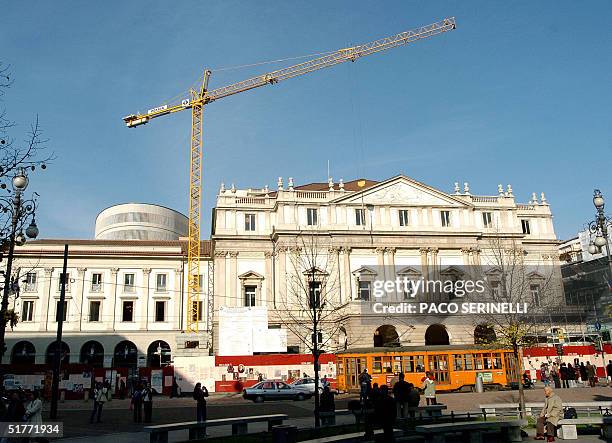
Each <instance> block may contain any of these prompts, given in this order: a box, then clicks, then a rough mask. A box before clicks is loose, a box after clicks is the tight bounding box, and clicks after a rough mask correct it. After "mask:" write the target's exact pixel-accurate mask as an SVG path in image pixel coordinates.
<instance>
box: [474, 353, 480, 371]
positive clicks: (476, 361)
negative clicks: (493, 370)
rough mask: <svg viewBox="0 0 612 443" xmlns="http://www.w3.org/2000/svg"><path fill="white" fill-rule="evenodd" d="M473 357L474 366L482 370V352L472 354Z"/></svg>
mask: <svg viewBox="0 0 612 443" xmlns="http://www.w3.org/2000/svg"><path fill="white" fill-rule="evenodd" d="M472 355H473V358H474V368H475V369H476V370H477V371H480V370H482V368H483V366H482V354H472Z"/></svg>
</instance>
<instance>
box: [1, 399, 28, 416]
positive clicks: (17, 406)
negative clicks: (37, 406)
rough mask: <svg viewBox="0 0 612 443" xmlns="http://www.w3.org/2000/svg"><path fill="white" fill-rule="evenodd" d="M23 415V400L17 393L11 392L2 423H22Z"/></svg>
mask: <svg viewBox="0 0 612 443" xmlns="http://www.w3.org/2000/svg"><path fill="white" fill-rule="evenodd" d="M24 415H25V406H24V405H23V398H21V396H20V395H19V393H17V392H13V393H12V394H11V396H10V399H9V404H8V407H7V408H6V414H5V416H4V420H2V421H12V422H20V421H23V417H24Z"/></svg>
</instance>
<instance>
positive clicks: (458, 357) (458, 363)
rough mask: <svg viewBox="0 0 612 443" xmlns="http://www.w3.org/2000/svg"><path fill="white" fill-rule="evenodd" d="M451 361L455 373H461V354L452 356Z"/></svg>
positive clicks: (462, 367)
mask: <svg viewBox="0 0 612 443" xmlns="http://www.w3.org/2000/svg"><path fill="white" fill-rule="evenodd" d="M453 361H454V362H455V363H454V364H455V371H463V370H464V365H463V354H455V355H453Z"/></svg>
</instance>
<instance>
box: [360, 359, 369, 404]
mask: <svg viewBox="0 0 612 443" xmlns="http://www.w3.org/2000/svg"><path fill="white" fill-rule="evenodd" d="M358 381H359V401H360V402H361V403H363V402H365V400H366V398H367V397H368V395H369V394H370V389H371V387H372V376H371V375H370V374H368V369H367V368H365V369H364V370H363V372H362V373H361V374H359V379H358Z"/></svg>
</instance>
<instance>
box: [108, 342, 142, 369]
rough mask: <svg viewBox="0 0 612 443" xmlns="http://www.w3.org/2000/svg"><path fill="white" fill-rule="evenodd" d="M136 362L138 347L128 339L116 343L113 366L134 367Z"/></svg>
mask: <svg viewBox="0 0 612 443" xmlns="http://www.w3.org/2000/svg"><path fill="white" fill-rule="evenodd" d="M137 364H138V348H136V345H135V344H134V343H132V342H131V341H129V340H124V341H121V342H119V343H117V346H115V352H114V355H113V367H115V368H136V366H137Z"/></svg>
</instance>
